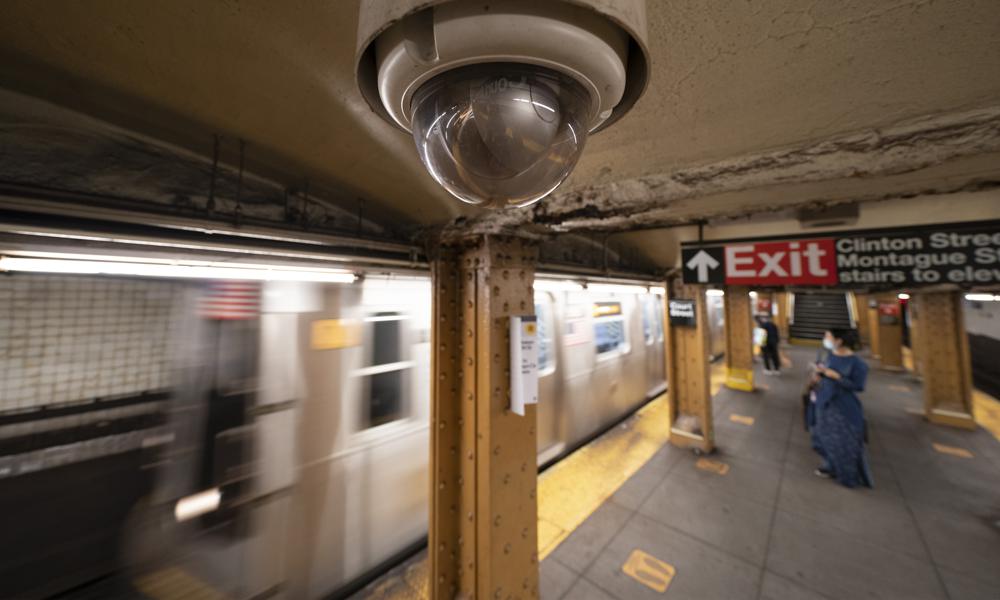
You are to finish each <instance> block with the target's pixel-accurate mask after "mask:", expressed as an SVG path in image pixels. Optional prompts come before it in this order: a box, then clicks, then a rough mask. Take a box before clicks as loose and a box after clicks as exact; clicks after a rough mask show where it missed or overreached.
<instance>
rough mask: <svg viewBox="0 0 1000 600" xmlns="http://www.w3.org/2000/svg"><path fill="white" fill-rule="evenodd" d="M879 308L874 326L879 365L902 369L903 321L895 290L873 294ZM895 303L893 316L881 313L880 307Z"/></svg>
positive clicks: (886, 367) (889, 368) (896, 369)
mask: <svg viewBox="0 0 1000 600" xmlns="http://www.w3.org/2000/svg"><path fill="white" fill-rule="evenodd" d="M875 300H876V301H877V302H878V306H879V308H876V309H875V310H876V311H878V312H877V314H876V316H877V319H876V326H877V327H878V335H877V336H875V337H876V339H877V340H878V357H879V362H880V364H881V367H882V368H883V369H888V370H890V371H901V370H903V322H902V316H901V313H900V312H898V308H899V299H898V298H897V297H896V292H889V293H881V294H877V295H876V296H875ZM890 305H896V307H897V313H896V315H895V316H890V315H886V314H883V312H882V308H883V307H887V306H890Z"/></svg>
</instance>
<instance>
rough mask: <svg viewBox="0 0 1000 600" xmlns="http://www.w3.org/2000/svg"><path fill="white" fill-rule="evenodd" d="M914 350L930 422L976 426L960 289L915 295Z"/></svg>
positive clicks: (925, 412) (969, 427) (957, 425)
mask: <svg viewBox="0 0 1000 600" xmlns="http://www.w3.org/2000/svg"><path fill="white" fill-rule="evenodd" d="M914 296H915V300H916V302H915V305H916V306H915V308H916V312H917V314H918V317H917V321H916V325H915V327H916V329H917V330H918V331H916V336H915V338H916V342H917V343H918V344H920V348H919V349H916V354H917V356H919V357H920V362H921V370H922V375H923V380H924V415H925V416H926V418H927V420H928V421H930V422H932V423H939V424H942V425H952V426H955V427H963V428H966V429H975V428H976V422H975V421H974V420H973V418H972V357H971V356H970V355H969V339H968V336H967V335H966V333H965V317H964V315H963V313H962V294H961V293H960V292H951V291H949V292H921V293H918V294H915V295H914Z"/></svg>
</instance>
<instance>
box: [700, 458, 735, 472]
mask: <svg viewBox="0 0 1000 600" xmlns="http://www.w3.org/2000/svg"><path fill="white" fill-rule="evenodd" d="M694 466H696V467H698V468H699V469H701V470H702V471H711V472H712V473H715V474H716V475H725V474H726V473H728V472H729V465H727V464H726V463H724V462H719V461H717V460H712V459H710V458H699V459H698V461H697V462H695V463H694Z"/></svg>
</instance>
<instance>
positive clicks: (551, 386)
mask: <svg viewBox="0 0 1000 600" xmlns="http://www.w3.org/2000/svg"><path fill="white" fill-rule="evenodd" d="M554 309H555V303H554V302H553V300H552V295H551V294H549V293H538V294H535V316H536V317H537V318H538V400H539V402H538V411H537V413H536V414H537V419H536V423H537V424H536V428H537V431H538V464H539V465H542V464H545V463H546V462H548V461H549V460H551V459H553V458H555V457H556V456H558V455H559V454H561V453H562V451H563V449H564V448H565V447H566V445H565V444H564V443H561V436H560V432H559V418H560V411H561V409H562V408H561V406H560V402H559V399H560V397H561V394H559V389H558V386H559V378H558V377H556V369H557V360H558V356H557V352H556V348H557V346H556V343H555V335H556V327H555V315H554Z"/></svg>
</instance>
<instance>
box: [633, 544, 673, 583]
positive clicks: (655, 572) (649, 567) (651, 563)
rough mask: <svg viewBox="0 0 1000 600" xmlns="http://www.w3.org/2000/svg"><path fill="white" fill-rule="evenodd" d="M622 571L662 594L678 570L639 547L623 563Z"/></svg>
mask: <svg viewBox="0 0 1000 600" xmlns="http://www.w3.org/2000/svg"><path fill="white" fill-rule="evenodd" d="M622 571H623V572H624V573H625V574H626V575H628V576H629V577H631V578H632V579H635V580H636V581H638V582H639V583H641V584H642V585H644V586H646V587H648V588H650V589H653V590H655V591H657V592H660V593H661V594H662V593H663V592H665V591H667V588H668V587H670V582H671V581H673V579H674V575H675V574H676V571H675V570H674V567H673V565H669V564H667V563H665V562H663V561H662V560H660V559H658V558H656V557H655V556H653V555H652V554H646V553H645V552H643V551H642V550H639V549H638V548H637V549H635V550H633V551H632V554H630V555H629V557H628V560H626V561H625V564H624V565H622Z"/></svg>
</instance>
